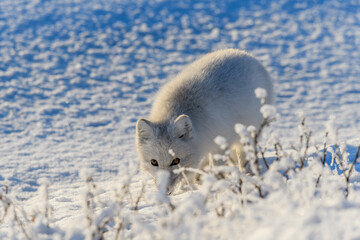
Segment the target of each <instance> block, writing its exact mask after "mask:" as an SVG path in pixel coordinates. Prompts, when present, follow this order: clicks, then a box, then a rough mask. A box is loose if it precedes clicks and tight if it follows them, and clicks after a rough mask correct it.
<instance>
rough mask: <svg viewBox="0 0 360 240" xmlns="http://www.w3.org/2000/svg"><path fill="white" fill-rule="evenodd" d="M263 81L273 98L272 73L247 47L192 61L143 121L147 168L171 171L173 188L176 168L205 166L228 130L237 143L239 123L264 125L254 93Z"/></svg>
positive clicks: (139, 140)
mask: <svg viewBox="0 0 360 240" xmlns="http://www.w3.org/2000/svg"><path fill="white" fill-rule="evenodd" d="M259 87H261V88H264V89H266V90H267V99H266V103H267V104H272V103H273V98H274V97H273V84H272V81H271V79H270V77H269V74H268V73H267V71H266V70H265V68H264V67H263V66H262V65H261V64H260V63H259V62H258V61H257V60H256V59H255V58H254V57H252V56H251V55H249V54H248V53H246V52H244V51H240V50H236V49H227V50H220V51H215V52H213V53H209V54H207V55H205V56H203V57H202V58H200V59H199V60H197V61H195V62H194V63H192V64H190V65H189V66H187V67H186V68H185V69H184V70H183V71H182V72H180V74H178V75H177V77H175V79H173V80H172V81H170V82H168V83H167V84H165V85H164V86H163V87H162V88H161V89H160V91H159V92H158V94H157V96H156V98H155V101H154V104H153V107H152V110H151V114H150V117H149V120H145V119H139V120H138V122H137V125H136V146H137V151H138V153H139V156H140V159H141V167H142V169H144V170H146V171H148V172H149V173H150V174H151V175H152V176H153V177H154V179H155V181H156V174H157V172H158V171H159V170H166V171H169V173H170V179H169V191H170V192H171V191H172V189H173V187H174V185H175V183H176V182H177V180H178V178H179V176H180V175H179V174H175V173H173V171H172V170H174V169H177V168H178V167H179V166H181V167H192V168H198V167H200V165H201V164H202V161H205V160H206V159H207V155H208V153H209V152H214V151H215V150H216V149H218V147H217V146H216V144H215V143H214V138H215V137H217V136H219V135H220V136H223V137H225V138H226V139H227V141H228V143H230V144H232V143H234V142H235V141H236V140H237V139H238V137H237V135H236V133H235V131H234V125H235V124H236V123H242V124H244V125H254V126H259V125H260V123H261V121H262V116H261V114H260V111H259V109H260V107H261V103H260V101H259V99H257V98H256V96H255V94H254V90H255V89H256V88H259ZM237 142H240V141H237ZM169 150H170V151H169ZM187 175H188V178H193V175H191V174H189V173H188V174H187Z"/></svg>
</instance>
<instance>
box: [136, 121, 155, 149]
mask: <svg viewBox="0 0 360 240" xmlns="http://www.w3.org/2000/svg"><path fill="white" fill-rule="evenodd" d="M153 134H154V131H153V126H152V122H150V121H149V120H146V119H139V120H138V121H137V123H136V139H137V140H138V141H139V142H141V143H142V142H145V141H147V140H148V139H149V138H151V137H152V136H153Z"/></svg>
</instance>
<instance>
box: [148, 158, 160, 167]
mask: <svg viewBox="0 0 360 240" xmlns="http://www.w3.org/2000/svg"><path fill="white" fill-rule="evenodd" d="M150 162H151V165H153V166H155V167H158V166H159V164H158V161H156V160H155V159H151V161H150Z"/></svg>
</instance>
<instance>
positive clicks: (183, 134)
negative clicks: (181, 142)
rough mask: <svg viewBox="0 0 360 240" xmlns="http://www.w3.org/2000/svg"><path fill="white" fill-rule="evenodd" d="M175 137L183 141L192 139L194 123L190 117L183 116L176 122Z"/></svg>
mask: <svg viewBox="0 0 360 240" xmlns="http://www.w3.org/2000/svg"><path fill="white" fill-rule="evenodd" d="M174 133H175V136H177V137H178V138H181V139H191V138H192V136H193V134H192V122H191V120H190V117H189V116H188V115H185V114H182V115H180V116H179V117H177V118H176V120H175V127H174Z"/></svg>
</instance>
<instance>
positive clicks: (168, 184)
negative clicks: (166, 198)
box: [156, 170, 179, 195]
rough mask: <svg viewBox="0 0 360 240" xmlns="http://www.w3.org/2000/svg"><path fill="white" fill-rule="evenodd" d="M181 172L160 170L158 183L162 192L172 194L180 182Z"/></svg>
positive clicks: (157, 176)
mask: <svg viewBox="0 0 360 240" xmlns="http://www.w3.org/2000/svg"><path fill="white" fill-rule="evenodd" d="M178 179H179V174H175V173H173V172H169V171H165V170H160V171H159V172H158V173H157V175H156V183H157V187H158V189H159V191H160V192H162V193H163V194H165V193H166V194H168V195H171V194H172V193H173V192H174V188H175V186H176V184H177V182H178Z"/></svg>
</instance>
